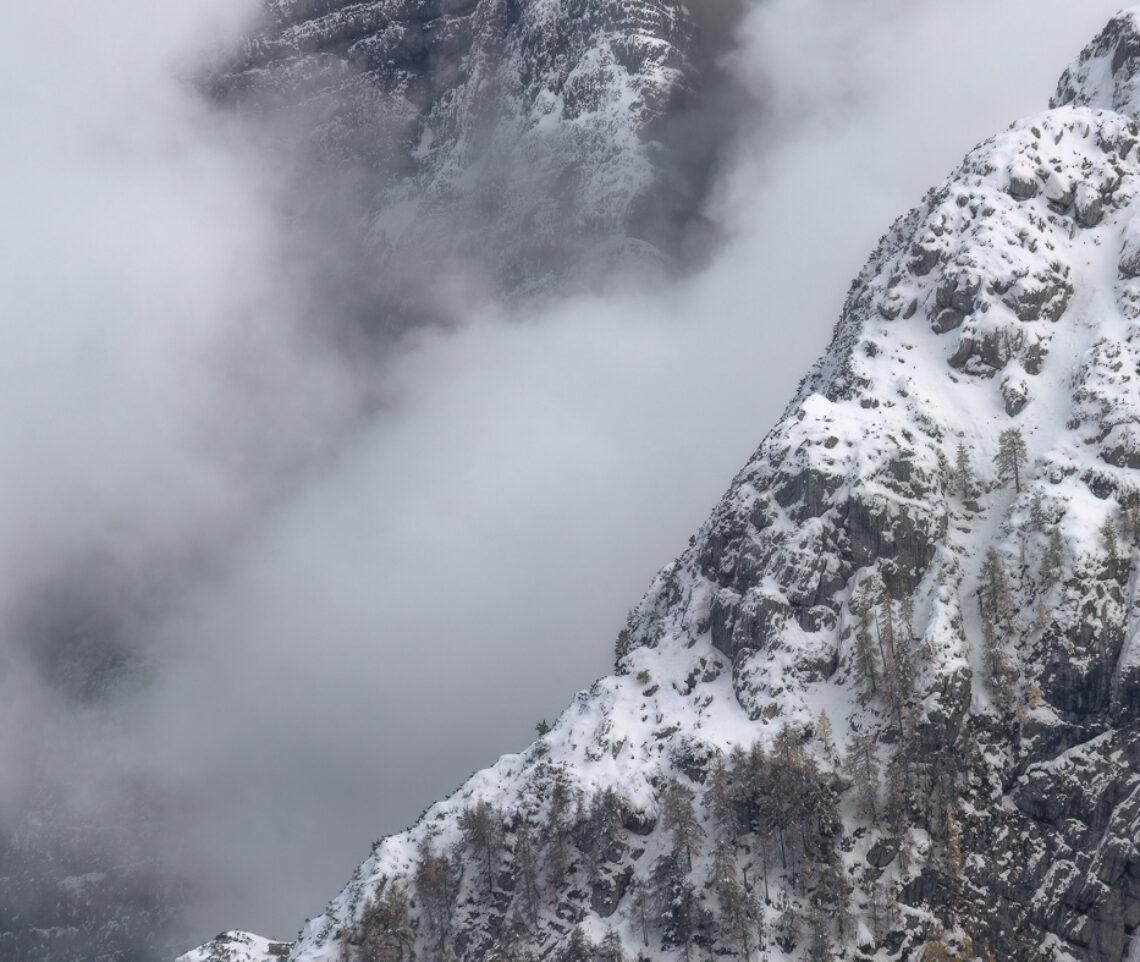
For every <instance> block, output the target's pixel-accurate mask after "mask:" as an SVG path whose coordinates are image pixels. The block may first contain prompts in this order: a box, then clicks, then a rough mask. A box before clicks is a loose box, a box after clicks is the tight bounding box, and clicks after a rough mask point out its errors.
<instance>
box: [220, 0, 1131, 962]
mask: <svg viewBox="0 0 1140 962" xmlns="http://www.w3.org/2000/svg"><path fill="white" fill-rule="evenodd" d="M1137 17H1140V13H1128V14H1123V15H1121V16H1120V17H1118V18H1117V19H1115V20H1114V21H1113V22H1112V24H1110V25H1109V27H1108V28H1107V30H1106V33H1105V34H1104V35H1103V36H1102V37H1100V38H1098V39H1097V40H1096V41H1094V43H1093V44H1092V45H1091V46H1090V48H1089V49H1088V50H1086V51H1085V53H1084V54H1082V57H1081V59H1080V60H1079V61H1078V63H1077V64H1075V65H1074V66H1073V67H1072V68H1070V70H1069V71H1067V72H1066V74H1065V75H1064V77H1063V79H1062V82H1061V86H1060V89H1059V93H1058V95H1057V98H1056V100H1055V104H1056V106H1054V108H1053V109H1051V110H1049V111H1048V112H1046V113H1043V114H1041V115H1039V116H1036V117H1032V118H1029V119H1027V120H1024V121H1021V122H1019V123H1017V124H1014V125H1013V126H1012V127H1011V128H1010V129H1009V130H1007V131H1005V132H1003V133H1002V134H1000V135H998V136H996V137H994V138H991V139H990V140H988V141H986V142H985V143H983V144H981V145H979V146H978V147H977V148H975V149H974V150H973V151H971V152H970V154H968V155H967V157H966V158H965V160H964V161H963V163H962V165H961V166H960V167H959V168H958V169H957V170H956V171H954V173H953V174H951V176H950V177H949V178H948V179H947V181H946V182H945V183H944V184H942V185H940V186H939V187H937V188H936V189H934V190H932V191H931V192H930V193H929V194H928V195H927V197H926V198H925V199H924V200H923V202H922V203H921V204H920V205H919V207H917V208H916V209H915V210H913V211H912V212H911V213H909V214H908V215H907V216H905V217H903V218H901V219H900V220H899V221H898V222H897V223H896V224H895V225H893V227H892V228H891V229H890V231H889V232H888V233H887V234H886V235H885V236H884V238H883V239H882V241H881V243H880V245H879V248H878V249H877V250H876V252H875V253H874V254H873V256H872V257H871V259H870V261H869V262H868V264H867V266H866V267H865V268H864V270H863V271H862V273H861V274H860V275H859V277H858V278H856V280H855V281H854V283H853V284H852V287H851V291H850V294H849V296H848V299H847V303H846V305H845V306H844V309H843V313H842V316H841V317H840V320H839V322H838V324H837V327H836V331H835V337H834V340H833V342H832V345H831V347H830V348H829V350H828V352H827V354H826V355H825V357H824V358H823V359H821V361H820V362H819V363H818V364H817V366H816V367H815V368H814V369H813V370H812V371H811V372H810V373H809V374H808V376H807V377H806V378H805V379H804V381H803V383H802V385H801V387H800V390H799V391H798V393H797V395H796V397H795V398H794V399H793V400H792V402H791V403H790V404H789V406H788V408H787V410H786V412H785V414H784V416H783V418H782V419H781V420H780V422H779V423H778V424H777V425H776V427H775V428H774V429H773V430H772V431H771V432H770V433H769V434H768V436H767V437H766V438H765V439H764V441H763V443H762V444H761V445H760V447H759V449H758V451H757V452H756V454H755V455H754V456H753V457H752V459H751V460H750V461H749V463H748V465H747V466H746V467H745V468H744V470H743V471H741V473H740V474H739V475H738V476H737V477H736V478H735V479H734V481H733V483H732V485H731V487H730V488H729V490H728V492H727V494H726V495H725V497H724V498H723V500H722V501H721V503H720V504H719V505H718V506H717V508H716V510H715V511H714V512H713V514H712V516H711V518H710V519H709V520H708V522H706V524H705V525H704V526H703V527H702V529H701V530H700V532H698V533H697V535H696V536H695V537H694V538H693V540H692V542H691V544H690V546H689V547H688V549H687V550H686V551H685V552H684V553H683V554H682V555H681V556H680V557H678V558H677V559H676V560H675V561H674V562H672V563H671V564H669V565H667V566H666V567H665V568H664V569H663V570H662V571H661V572H660V574H659V575H658V576H657V578H656V580H655V581H654V583H653V585H652V586H651V588H650V590H649V592H648V594H647V595H646V597H645V598H644V599H643V601H642V602H641V604H640V605H639V606H638V607H637V608H636V609H635V610H634V611H633V612H632V613H631V616H630V621H629V624H628V626H627V628H626V630H625V631H623V632H622V635H621V636H620V637H619V639H618V641H617V661H616V670H615V673H614V674H613V675H611V676H609V677H607V678H604V679H602V680H600V681H599V682H597V683H596V684H595V685H594V686H593V687H592V688H591V689H589V690H588V691H583V692H581V693H579V695H578V697H577V698H576V700H575V701H574V703H573V704H572V705H571V706H570V707H569V708H568V709H567V711H566V712H565V713H564V714H563V715H562V717H561V718H560V719H559V720H558V722H557V723H556V724H555V726H554V727H553V729H552V730H551V731H550V732H549V733H547V734H545V735H544V736H543V737H541V738H540V739H539V740H538V741H537V742H536V743H535V744H534V745H532V746H531V747H530V748H529V749H527V750H526V751H525V752H524V753H522V754H518V755H508V756H504V757H503V758H502V759H500V760H499V761H498V763H496V764H495V765H494V766H492V767H491V768H488V769H487V770H485V771H483V772H480V773H478V774H476V775H475V776H473V777H472V778H471V779H470V781H468V782H467V783H466V784H465V785H464V786H462V787H461V788H460V789H459V790H458V791H457V792H456V793H455V794H454V795H453V796H452V797H451V798H448V799H446V800H444V801H441V802H439V803H438V804H436V805H435V806H433V807H432V808H431V809H430V810H429V811H427V812H426V813H425V814H424V816H423V817H422V819H421V820H420V821H419V822H418V823H417V824H416V825H415V826H414V827H413V828H411V829H409V830H408V831H407V832H405V833H403V834H401V835H397V836H393V837H390V838H387V839H385V840H383V841H382V842H380V843H378V844H377V846H376V847H375V848H374V850H373V852H372V853H371V855H370V856H369V857H368V858H367V859H366V860H365V861H364V862H363V864H362V865H361V866H360V868H359V869H358V870H357V872H356V874H355V875H354V877H353V879H352V880H351V881H350V882H349V884H348V885H347V886H346V888H345V889H344V890H343V891H342V892H341V893H340V894H339V895H338V896H337V897H336V898H335V899H334V900H333V901H332V902H331V903H330V904H329V906H328V907H327V909H326V911H325V912H324V913H323V914H322V915H321V916H319V917H318V918H316V919H314V920H312V921H311V922H309V923H308V924H307V925H306V927H305V929H304V930H303V932H302V933H301V936H300V939H299V941H298V942H297V943H296V945H295V946H294V947H293V949H292V952H291V954H290V956H289V957H290V959H293V960H295V962H302V960H305V962H331V960H340V959H349V960H356V959H372V958H375V959H405V958H411V957H414V958H418V959H435V958H452V957H455V958H464V959H468V958H469V959H484V958H487V959H490V958H502V959H516V958H517V959H524V958H554V959H559V960H563V959H565V960H572V959H578V958H587V957H597V958H605V959H615V960H616V959H617V958H620V957H623V956H625V957H630V958H632V957H635V956H637V955H639V954H640V955H642V956H644V957H647V958H670V957H676V958H682V957H683V958H686V959H688V958H691V957H693V955H694V954H697V955H699V957H702V958H703V957H708V956H710V955H719V954H728V955H735V956H736V957H757V953H759V957H763V958H768V959H774V960H775V959H799V958H812V959H825V958H831V957H834V956H835V955H839V956H842V957H844V958H857V957H858V958H883V959H886V958H903V957H911V958H917V957H918V954H919V953H921V952H923V951H925V953H926V955H925V957H926V958H928V959H930V958H939V957H942V958H948V957H951V956H950V955H941V956H940V955H939V953H940V952H946V953H953V954H954V955H957V956H958V957H961V958H969V959H973V958H980V959H987V958H1003V959H1004V958H1011V959H1012V958H1016V959H1019V960H1038V959H1040V960H1045V959H1054V960H1064V959H1074V960H1078V959H1079V960H1090V962H1092V960H1096V962H1100V960H1104V962H1119V960H1121V959H1123V958H1125V957H1126V956H1127V954H1128V953H1130V952H1131V953H1134V952H1135V951H1136V946H1135V943H1136V941H1137V940H1136V938H1135V937H1134V936H1133V934H1132V933H1133V932H1135V931H1136V930H1137V926H1138V925H1140V848H1138V845H1137V840H1138V838H1140V774H1138V765H1140V641H1138V640H1137V631H1136V628H1137V619H1138V618H1140V615H1138V614H1137V611H1138V608H1140V606H1138V605H1137V600H1136V597H1135V584H1136V574H1135V572H1136V567H1137V566H1136V561H1137V557H1138V556H1137V547H1136V546H1137V542H1138V539H1140V393H1138V392H1137V379H1140V325H1138V323H1137V318H1138V317H1140V217H1137V214H1138V213H1140V211H1138V209H1137V198H1138V196H1140V195H1138V188H1140V146H1138V145H1140V127H1138V126H1137V123H1136V120H1135V119H1134V118H1133V116H1131V115H1130V113H1118V112H1115V110H1109V109H1105V107H1107V106H1112V107H1114V108H1116V109H1117V110H1126V111H1129V112H1133V111H1134V107H1133V103H1134V102H1133V100H1132V94H1131V83H1132V77H1133V74H1134V72H1135V70H1136V69H1138V68H1137V64H1138V63H1140V59H1138V58H1140V43H1137V24H1138V22H1140V21H1138V20H1137ZM1116 84H1119V87H1117V86H1115V85H1116ZM769 320H770V319H769ZM786 321H787V322H788V323H794V322H795V319H794V318H788V319H786ZM1020 445H1023V446H1024V451H1023V453H1022V454H1021V456H1017V455H1018V451H1017V447H1018V446H1020ZM1003 450H1004V451H1005V454H1006V457H1005V458H1004V466H1002V462H1003V458H1002V457H1001V454H1002V451H1003ZM1011 451H1012V452H1013V454H1011V453H1010V452H1011ZM1015 462H1016V463H1015ZM1013 467H1016V468H1017V479H1016V482H1015V481H1014V480H1013V478H1012V476H1011V475H1012V473H1013V472H1012V468H1013ZM591 946H592V948H591ZM591 953H593V956H591ZM204 958H210V956H209V955H207V956H205V957H204Z"/></svg>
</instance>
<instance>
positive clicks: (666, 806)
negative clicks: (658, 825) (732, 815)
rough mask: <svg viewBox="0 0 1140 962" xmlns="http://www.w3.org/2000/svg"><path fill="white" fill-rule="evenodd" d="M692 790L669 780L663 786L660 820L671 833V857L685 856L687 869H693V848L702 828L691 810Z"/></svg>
mask: <svg viewBox="0 0 1140 962" xmlns="http://www.w3.org/2000/svg"><path fill="white" fill-rule="evenodd" d="M693 798H694V796H693V790H692V789H691V788H689V787H688V786H687V785H682V784H681V783H680V782H677V781H671V782H669V784H668V785H666V787H665V797H664V799H663V800H662V813H661V817H662V821H663V822H664V825H665V828H666V829H668V830H669V831H670V832H671V833H672V835H673V857H674V858H676V859H678V860H679V859H680V856H681V855H684V857H685V864H686V865H687V866H688V871H690V872H691V871H692V870H693V848H694V847H695V846H696V845H698V844H699V843H700V840H701V838H702V837H703V836H704V834H705V832H704V829H703V828H701V823H700V822H699V821H697V816H696V812H694V810H693Z"/></svg>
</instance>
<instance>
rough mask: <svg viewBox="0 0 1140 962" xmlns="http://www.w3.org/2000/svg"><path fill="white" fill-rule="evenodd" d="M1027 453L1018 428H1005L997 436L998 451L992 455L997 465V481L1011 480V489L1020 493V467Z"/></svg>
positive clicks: (1023, 439) (1007, 481)
mask: <svg viewBox="0 0 1140 962" xmlns="http://www.w3.org/2000/svg"><path fill="white" fill-rule="evenodd" d="M1028 457H1029V454H1028V452H1027V451H1026V449H1025V438H1023V437H1022V436H1021V429H1020V428H1006V430H1004V431H1002V432H1001V436H1000V437H999V438H998V453H997V454H995V455H994V464H995V465H997V471H998V481H1000V482H1001V483H1002V484H1008V483H1009V481H1010V480H1011V479H1012V480H1013V489H1014V491H1016V492H1017V493H1018V494H1020V493H1021V469H1022V467H1024V465H1025V463H1026V461H1027V460H1028Z"/></svg>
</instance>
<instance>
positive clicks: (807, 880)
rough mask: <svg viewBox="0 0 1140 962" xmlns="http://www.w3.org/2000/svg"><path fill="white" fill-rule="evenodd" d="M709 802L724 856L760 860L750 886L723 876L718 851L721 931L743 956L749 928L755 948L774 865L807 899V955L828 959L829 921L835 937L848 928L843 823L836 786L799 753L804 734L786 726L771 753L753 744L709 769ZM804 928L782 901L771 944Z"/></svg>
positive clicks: (725, 865)
mask: <svg viewBox="0 0 1140 962" xmlns="http://www.w3.org/2000/svg"><path fill="white" fill-rule="evenodd" d="M708 799H709V805H710V807H711V809H712V814H713V816H714V818H715V819H716V821H717V823H718V825H719V827H720V830H721V831H720V834H721V836H722V837H723V838H724V839H726V840H727V844H728V845H729V846H731V851H732V852H733V853H735V850H736V848H737V847H741V846H746V847H747V849H748V850H749V851H750V852H752V853H755V855H756V856H757V857H758V858H759V860H760V870H761V877H760V878H759V879H753V880H749V879H748V878H747V877H746V875H745V876H741V877H737V875H736V873H735V869H732V871H730V870H729V867H730V865H731V862H730V860H729V859H728V852H725V851H722V852H720V853H719V855H720V858H719V859H718V863H719V866H720V867H719V868H718V869H717V872H716V873H715V874H716V883H717V887H718V892H717V895H718V900H719V902H720V904H721V908H722V924H725V923H727V927H728V929H729V931H733V932H734V933H736V941H737V943H738V945H739V947H740V949H741V951H742V952H743V953H744V955H745V957H747V954H748V951H749V949H750V945H749V941H748V935H749V932H750V931H752V929H751V927H752V926H753V925H755V926H756V931H755V936H756V940H755V943H754V944H756V945H757V947H759V946H760V945H761V943H762V939H763V933H762V932H761V931H760V929H759V922H760V918H761V914H760V911H759V906H760V900H759V897H758V896H759V893H760V892H761V891H762V892H763V900H764V901H765V902H770V901H771V890H770V887H769V877H770V875H771V874H772V872H773V870H774V869H775V868H776V867H777V866H778V867H779V869H780V870H781V871H782V872H783V874H784V875H785V877H786V878H787V879H788V882H789V884H790V887H791V889H792V891H793V892H794V893H796V894H799V895H801V896H804V897H805V898H806V900H807V903H808V907H809V908H808V917H807V919H806V922H807V923H808V927H809V931H810V936H809V956H810V957H811V958H813V959H819V960H821V962H822V960H824V959H826V958H830V934H829V933H830V931H831V921H832V920H834V922H835V924H836V925H837V927H838V934H839V936H840V937H841V938H842V937H843V936H844V935H845V929H846V926H847V924H848V923H847V909H846V906H847V899H848V896H849V887H848V883H847V879H846V876H845V874H844V872H843V867H842V863H841V861H840V858H839V853H838V848H837V843H838V840H839V838H840V835H841V832H842V822H841V819H840V816H839V810H838V796H837V793H836V786H835V784H834V782H833V780H832V778H831V777H830V776H828V775H827V774H826V773H824V772H822V771H821V770H820V768H819V766H818V764H817V763H816V761H815V759H814V758H813V757H812V756H811V755H809V754H808V752H807V751H806V749H805V745H804V737H803V735H802V734H801V733H799V732H797V731H796V730H795V729H793V728H791V727H788V726H785V727H784V728H783V729H781V731H780V733H779V734H778V736H777V737H776V740H775V743H774V744H773V747H772V751H771V752H765V751H764V750H763V748H762V747H761V746H760V745H755V746H753V747H752V749H750V750H748V751H745V750H743V749H737V750H735V751H734V752H732V754H731V755H730V756H729V757H728V758H727V759H726V760H724V761H723V762H722V763H720V764H718V765H716V766H715V767H714V768H713V771H712V772H711V774H710V778H709V790H708ZM729 907H731V910H729ZM804 921H805V920H804V919H802V918H800V917H799V915H798V913H797V912H796V910H795V908H794V906H793V904H792V903H790V902H789V903H788V904H787V905H786V906H785V910H784V912H783V913H782V916H781V924H780V932H779V933H777V938H779V939H780V940H781V941H784V942H785V943H786V944H790V943H791V942H792V941H794V940H795V939H796V937H797V936H798V935H799V934H800V930H801V927H802V924H803V922H804Z"/></svg>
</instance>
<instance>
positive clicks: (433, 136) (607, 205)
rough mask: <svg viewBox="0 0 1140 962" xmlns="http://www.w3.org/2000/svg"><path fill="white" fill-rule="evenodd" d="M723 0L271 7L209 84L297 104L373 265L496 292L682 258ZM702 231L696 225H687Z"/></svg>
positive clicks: (695, 203) (478, 0)
mask: <svg viewBox="0 0 1140 962" xmlns="http://www.w3.org/2000/svg"><path fill="white" fill-rule="evenodd" d="M731 7H732V2H731V0H716V2H713V3H709V4H702V5H700V7H699V8H696V9H695V13H694V11H691V10H690V9H689V8H687V7H686V6H685V5H684V4H682V3H681V2H680V0H633V2H622V3H618V2H613V0H526V2H514V0H372V2H364V3H352V2H347V0H322V2H315V0H272V2H268V3H267V4H266V12H265V17H264V19H263V23H262V24H261V26H260V28H259V29H257V30H256V31H254V32H253V33H252V35H251V36H250V37H249V38H248V40H247V41H246V43H245V45H244V49H243V50H242V51H241V53H240V55H239V56H238V57H237V58H236V60H235V62H234V63H232V64H231V65H230V66H229V68H228V69H227V70H226V71H225V72H224V73H223V74H222V75H220V76H219V77H218V78H217V79H216V82H215V84H214V86H215V89H216V91H217V92H218V93H219V94H221V95H224V96H227V97H230V98H233V99H235V100H238V101H239V102H240V101H242V100H245V101H247V102H248V101H251V100H252V101H254V102H257V103H259V104H261V106H262V107H263V108H265V107H270V106H272V105H276V107H277V108H278V109H280V107H281V106H282V105H285V104H288V105H291V107H292V108H293V109H296V108H297V107H298V105H305V110H307V111H308V112H309V113H308V116H307V117H306V122H308V123H312V124H313V127H314V131H315V132H314V138H313V141H314V144H315V145H316V147H317V149H318V151H319V152H320V153H321V154H322V155H323V156H325V157H326V158H333V159H334V161H335V160H340V161H345V162H352V163H355V164H357V165H359V167H360V168H361V178H362V181H363V187H362V193H363V195H364V196H366V197H367V201H366V204H367V208H368V209H367V212H366V219H367V226H366V230H367V243H368V246H369V256H370V258H371V260H372V264H373V269H374V270H382V271H383V272H384V273H385V274H386V275H387V277H388V279H389V280H391V279H396V280H399V279H400V278H402V277H403V278H405V279H406V275H407V274H408V273H409V272H413V271H415V270H416V269H417V267H420V266H421V264H420V262H421V261H422V259H423V258H424V257H425V256H426V257H431V258H434V259H437V260H450V261H452V262H456V263H460V264H465V265H467V266H468V267H470V268H471V269H472V270H476V271H478V272H480V273H488V272H489V273H490V274H491V275H493V277H494V279H495V282H496V283H498V284H500V285H501V286H503V287H504V288H506V289H508V290H512V291H517V290H519V289H531V288H535V287H541V286H543V285H544V284H547V283H548V282H551V281H552V279H553V280H557V279H560V278H564V277H565V276H567V275H568V274H581V273H583V272H585V273H587V274H588V273H590V271H591V270H592V269H601V267H602V266H603V265H606V264H612V262H613V260H614V259H615V258H616V259H618V260H619V261H628V260H635V261H636V260H647V261H655V260H657V259H659V258H661V257H665V258H671V257H673V256H676V255H679V254H681V253H682V250H683V249H684V248H685V246H686V244H687V243H688V241H689V240H690V239H691V237H692V231H691V228H693V227H694V225H695V224H699V223H700V210H699V209H700V203H701V200H702V193H703V190H704V187H705V182H706V179H707V176H708V167H709V165H710V164H712V163H713V161H714V157H715V153H716V150H717V149H718V147H719V145H720V141H722V140H723V137H724V131H723V130H721V131H719V132H718V131H715V130H714V127H713V126H710V123H709V120H710V118H711V117H712V114H711V112H704V113H703V114H702V111H701V110H700V109H699V107H700V103H701V98H702V97H704V96H706V95H709V93H710V91H711V89H712V87H713V86H715V78H714V74H715V68H714V65H713V54H714V52H715V51H716V50H718V49H720V48H721V47H722V46H723V35H724V33H725V31H726V27H725V24H726V23H727V22H729V20H730V17H729V16H728V15H729V13H730V10H731ZM698 232H699V231H698Z"/></svg>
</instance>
